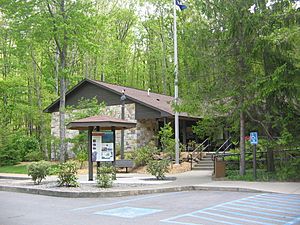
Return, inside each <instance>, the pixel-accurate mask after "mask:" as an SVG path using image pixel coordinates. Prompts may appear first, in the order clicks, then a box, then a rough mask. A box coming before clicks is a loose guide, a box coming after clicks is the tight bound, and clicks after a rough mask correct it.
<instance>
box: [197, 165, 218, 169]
mask: <svg viewBox="0 0 300 225" xmlns="http://www.w3.org/2000/svg"><path fill="white" fill-rule="evenodd" d="M193 168H200V169H213V168H214V166H213V165H199V164H196V165H193Z"/></svg>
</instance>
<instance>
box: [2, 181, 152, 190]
mask: <svg viewBox="0 0 300 225" xmlns="http://www.w3.org/2000/svg"><path fill="white" fill-rule="evenodd" d="M0 185H1V186H13V187H24V188H32V189H43V190H52V191H68V192H98V191H99V192H102V191H112V190H123V189H126V188H139V187H153V186H155V184H145V183H141V184H139V183H134V184H132V183H114V184H113V186H112V187H111V188H100V187H97V185H96V183H80V184H79V187H58V186H57V182H56V181H42V182H41V184H39V185H35V184H34V183H33V181H31V180H25V181H24V180H10V179H0Z"/></svg>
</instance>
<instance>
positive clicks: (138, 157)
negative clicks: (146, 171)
mask: <svg viewBox="0 0 300 225" xmlns="http://www.w3.org/2000/svg"><path fill="white" fill-rule="evenodd" d="M158 153H159V151H158V149H157V148H156V146H155V145H154V143H151V142H150V143H149V144H148V145H145V146H143V147H140V148H138V149H136V150H135V151H133V152H132V156H131V157H132V158H133V159H134V164H135V165H136V166H145V165H147V164H148V162H149V161H151V160H152V159H153V158H154V156H155V155H157V154H158Z"/></svg>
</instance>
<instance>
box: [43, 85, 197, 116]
mask: <svg viewBox="0 0 300 225" xmlns="http://www.w3.org/2000/svg"><path fill="white" fill-rule="evenodd" d="M84 82H90V83H92V84H94V85H96V86H99V87H102V88H104V89H106V90H109V91H112V92H114V93H116V94H118V95H120V96H121V95H122V91H123V90H125V95H126V97H127V98H128V99H129V100H131V101H133V102H137V103H140V104H142V105H145V106H147V107H149V108H152V109H155V110H158V111H163V112H165V113H167V114H169V115H170V116H174V111H173V109H172V103H173V100H174V97H173V96H168V95H163V94H157V93H153V92H150V94H149V95H148V91H145V90H139V89H136V88H131V87H125V86H120V85H115V84H109V83H105V82H101V81H97V80H90V79H85V80H83V81H81V82H80V83H79V84H78V85H76V86H75V87H73V88H72V89H71V90H70V91H69V92H68V93H67V94H69V93H71V92H72V91H73V90H75V89H76V88H77V87H79V86H80V85H81V84H83V83H84ZM58 102H59V99H58V100H56V101H55V102H53V103H52V104H51V105H50V106H48V107H47V108H46V109H45V110H44V111H45V112H49V109H50V108H51V107H53V106H54V105H55V104H57V103H58ZM179 115H180V116H182V117H192V118H197V117H193V116H189V115H188V114H187V113H185V112H181V113H180V114H179Z"/></svg>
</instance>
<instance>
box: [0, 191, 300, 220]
mask: <svg viewBox="0 0 300 225" xmlns="http://www.w3.org/2000/svg"><path fill="white" fill-rule="evenodd" d="M0 202H1V204H0V224H1V225H28V224H30V225H35V224H39V225H40V224H43V225H48V224H60V225H70V224H72V225H75V224H78V225H85V224H89V225H93V224H105V225H106V224H108V225H109V224H124V225H126V224H142V225H148V224H165V225H167V224H186V225H198V224H231V225H235V224H242V225H244V224H246V225H247V224H272V225H273V224H287V225H288V224H290V225H293V224H300V195H288V194H270V193H263V194H261V193H259V194H256V193H243V192H220V191H219V192H217V191H190V192H173V193H160V194H151V195H140V196H130V197H118V198H117V197H116V198H93V199H87V198H85V199H83V198H82V199H72V198H56V197H48V196H39V195H30V194H21V193H11V192H0Z"/></svg>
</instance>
